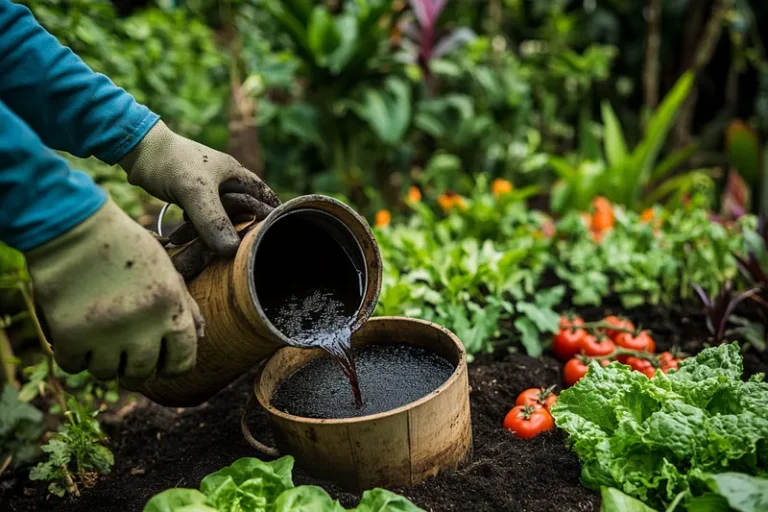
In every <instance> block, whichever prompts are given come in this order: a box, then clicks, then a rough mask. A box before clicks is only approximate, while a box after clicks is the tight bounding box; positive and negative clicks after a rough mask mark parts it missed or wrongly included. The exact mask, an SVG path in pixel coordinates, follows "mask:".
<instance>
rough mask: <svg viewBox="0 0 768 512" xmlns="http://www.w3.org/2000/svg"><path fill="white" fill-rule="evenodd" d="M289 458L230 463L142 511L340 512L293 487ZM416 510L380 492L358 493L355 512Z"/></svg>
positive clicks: (315, 492) (312, 491)
mask: <svg viewBox="0 0 768 512" xmlns="http://www.w3.org/2000/svg"><path fill="white" fill-rule="evenodd" d="M292 471H293V457H290V456H287V457H282V458H280V459H277V460H275V461H272V462H262V461H261V460H259V459H255V458H244V459H239V460H237V461H235V462H234V463H233V464H232V465H231V466H228V467H226V468H224V469H221V470H219V471H216V472H215V473H212V474H210V475H208V476H206V477H205V478H204V479H203V481H202V482H201V483H200V490H197V489H169V490H167V491H163V492H161V493H160V494H158V495H157V496H155V497H154V498H152V499H151V500H149V502H148V503H147V505H146V506H145V507H144V512H193V511H196V512H216V511H220V512H224V511H234V510H243V511H246V510H247V511H271V512H290V511H295V512H298V511H300V510H305V511H310V510H311V511H317V512H345V511H347V510H348V509H345V508H344V507H342V506H341V505H340V504H339V502H338V501H336V500H334V499H333V498H331V497H330V496H329V495H328V493H327V492H325V491H324V490H323V489H322V488H320V487H316V486H312V485H301V486H298V487H294V485H293V479H292V476H291V472H292ZM420 510H421V509H420V508H418V507H416V506H415V505H413V504H412V503H411V502H409V501H408V500H407V499H405V498H403V497H402V496H398V495H397V494H395V493H392V492H389V491H387V490H384V489H374V490H371V491H366V492H365V493H363V497H362V499H361V500H360V503H359V505H358V506H357V507H356V508H354V509H352V511H355V512H419V511H420Z"/></svg>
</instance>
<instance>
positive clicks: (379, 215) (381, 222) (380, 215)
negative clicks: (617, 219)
mask: <svg viewBox="0 0 768 512" xmlns="http://www.w3.org/2000/svg"><path fill="white" fill-rule="evenodd" d="M375 222H376V227H377V228H384V227H387V226H389V223H390V222H392V214H391V213H389V210H379V211H377V212H376V220H375Z"/></svg>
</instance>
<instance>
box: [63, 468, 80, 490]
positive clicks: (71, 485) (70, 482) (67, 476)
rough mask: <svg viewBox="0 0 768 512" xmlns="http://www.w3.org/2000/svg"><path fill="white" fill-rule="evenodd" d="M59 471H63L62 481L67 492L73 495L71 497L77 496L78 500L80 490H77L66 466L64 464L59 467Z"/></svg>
mask: <svg viewBox="0 0 768 512" xmlns="http://www.w3.org/2000/svg"><path fill="white" fill-rule="evenodd" d="M61 470H62V471H64V481H65V482H66V484H67V492H68V493H69V494H73V495H75V496H77V497H78V498H79V497H80V489H78V488H77V484H76V483H75V481H74V480H73V479H72V475H71V474H70V472H69V469H67V465H66V464H62V465H61Z"/></svg>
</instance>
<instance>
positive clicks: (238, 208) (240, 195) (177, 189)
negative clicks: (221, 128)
mask: <svg viewBox="0 0 768 512" xmlns="http://www.w3.org/2000/svg"><path fill="white" fill-rule="evenodd" d="M120 165H121V166H122V167H123V168H124V169H125V170H126V171H127V172H128V181H129V182H130V183H132V184H134V185H138V186H140V187H141V188H143V189H144V190H146V191H147V192H149V193H150V194H152V195H153V196H155V197H157V198H158V199H162V200H163V201H166V202H169V203H174V204H176V205H178V206H180V207H181V208H182V209H183V210H184V212H185V214H186V215H187V216H188V217H189V219H190V220H191V221H192V225H193V226H194V229H191V226H186V227H184V226H183V227H182V228H183V229H182V228H180V229H182V234H181V235H177V236H176V240H174V237H173V236H172V237H171V240H172V241H173V242H174V243H178V239H179V238H181V239H183V240H185V241H188V240H189V239H191V238H193V237H195V236H197V234H199V235H200V237H201V238H202V240H203V242H205V245H206V246H208V247H209V248H210V249H212V250H213V251H214V252H215V253H216V254H218V255H220V256H232V255H234V254H235V252H237V247H238V245H239V244H240V238H239V237H238V235H237V233H236V232H235V228H234V227H233V225H232V221H231V220H230V217H231V216H236V215H239V214H243V213H250V214H252V215H253V216H256V217H257V218H258V219H263V218H264V217H266V215H267V214H268V213H269V212H270V211H271V210H272V208H273V207H275V206H277V205H279V204H280V201H279V199H278V198H277V196H276V195H275V193H274V192H272V190H271V189H270V188H269V187H267V186H266V185H265V184H264V182H262V181H261V180H260V179H259V178H258V176H256V175H255V174H254V173H252V172H251V171H249V170H248V169H246V168H245V167H243V166H242V165H240V164H239V163H238V162H237V160H235V159H234V158H232V157H231V156H229V155H226V154H224V153H220V152H218V151H215V150H213V149H211V148H209V147H206V146H203V145H202V144H198V143H197V142H194V141H192V140H190V139H187V138H185V137H182V136H180V135H177V134H175V133H173V132H172V131H171V130H170V129H169V128H168V127H167V126H166V125H165V123H163V122H162V121H159V122H158V123H157V124H156V125H155V126H154V127H153V128H152V129H151V130H150V131H149V133H148V134H147V135H146V136H145V137H144V139H142V141H141V142H140V143H139V144H138V146H136V148H134V149H133V150H131V151H130V152H129V153H128V154H127V155H126V156H125V157H124V158H123V159H122V160H121V161H120Z"/></svg>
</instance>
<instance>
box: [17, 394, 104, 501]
mask: <svg viewBox="0 0 768 512" xmlns="http://www.w3.org/2000/svg"><path fill="white" fill-rule="evenodd" d="M67 408H68V410H67V412H65V413H64V416H65V418H66V421H65V422H64V423H63V424H62V425H61V426H60V427H59V430H58V432H56V433H55V434H53V437H51V439H50V440H49V441H48V442H47V443H46V444H44V445H43V447H42V450H43V452H45V453H46V454H48V459H47V460H45V461H43V462H40V463H39V464H37V465H36V466H35V467H34V468H32V471H31V472H30V474H29V478H30V479H31V480H43V481H48V482H50V483H49V485H48V490H50V491H51V493H53V494H55V495H57V496H59V497H61V496H64V495H65V494H75V495H77V494H79V487H80V486H85V487H89V486H91V485H92V484H93V483H95V481H96V479H97V478H98V476H99V475H106V474H108V473H109V472H110V471H111V470H112V466H113V465H114V463H115V461H114V456H113V455H112V452H111V451H110V450H109V448H107V447H106V446H104V442H105V441H106V436H105V435H104V433H103V432H102V430H101V425H100V424H99V422H98V420H96V415H97V414H98V411H92V410H91V409H90V408H89V407H87V406H86V405H83V404H81V403H80V402H78V401H77V400H76V399H74V397H71V396H69V397H67Z"/></svg>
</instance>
